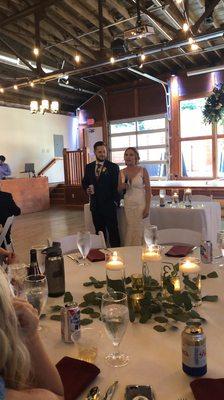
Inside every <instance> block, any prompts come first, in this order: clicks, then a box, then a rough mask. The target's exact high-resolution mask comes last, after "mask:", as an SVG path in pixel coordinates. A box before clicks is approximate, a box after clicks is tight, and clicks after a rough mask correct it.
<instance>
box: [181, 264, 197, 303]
mask: <svg viewBox="0 0 224 400" xmlns="http://www.w3.org/2000/svg"><path fill="white" fill-rule="evenodd" d="M179 270H180V272H181V274H182V283H183V287H184V289H185V290H186V291H187V292H188V294H189V295H190V297H191V301H192V305H193V306H194V307H197V306H199V305H200V304H201V303H202V296H201V273H200V272H201V268H200V260H199V259H198V258H195V257H185V258H183V259H182V260H181V261H180V266H179Z"/></svg>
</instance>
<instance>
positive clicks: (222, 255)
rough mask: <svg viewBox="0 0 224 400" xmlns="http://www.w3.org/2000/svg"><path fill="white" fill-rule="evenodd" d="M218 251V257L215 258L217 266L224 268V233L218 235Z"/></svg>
mask: <svg viewBox="0 0 224 400" xmlns="http://www.w3.org/2000/svg"><path fill="white" fill-rule="evenodd" d="M217 250H218V255H217V256H215V257H214V260H215V264H216V265H218V266H219V267H224V231H220V232H218V233H217Z"/></svg>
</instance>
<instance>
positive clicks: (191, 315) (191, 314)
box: [189, 310, 201, 318]
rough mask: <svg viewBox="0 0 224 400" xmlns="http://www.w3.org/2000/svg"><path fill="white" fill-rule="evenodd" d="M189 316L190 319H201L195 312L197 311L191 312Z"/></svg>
mask: <svg viewBox="0 0 224 400" xmlns="http://www.w3.org/2000/svg"><path fill="white" fill-rule="evenodd" d="M189 316H190V318H201V317H200V314H198V313H197V311H195V310H191V311H190V312H189Z"/></svg>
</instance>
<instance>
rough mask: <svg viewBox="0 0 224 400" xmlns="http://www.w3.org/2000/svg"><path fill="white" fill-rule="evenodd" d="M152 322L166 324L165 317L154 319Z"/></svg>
mask: <svg viewBox="0 0 224 400" xmlns="http://www.w3.org/2000/svg"><path fill="white" fill-rule="evenodd" d="M154 320H155V321H156V322H159V324H165V323H166V322H168V319H167V318H165V317H155V318H154Z"/></svg>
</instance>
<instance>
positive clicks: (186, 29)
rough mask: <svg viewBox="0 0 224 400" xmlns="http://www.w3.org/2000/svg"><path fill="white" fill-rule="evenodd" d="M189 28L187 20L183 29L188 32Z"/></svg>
mask: <svg viewBox="0 0 224 400" xmlns="http://www.w3.org/2000/svg"><path fill="white" fill-rule="evenodd" d="M188 30H189V25H188V24H187V22H185V23H184V24H183V31H184V32H187V31H188Z"/></svg>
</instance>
